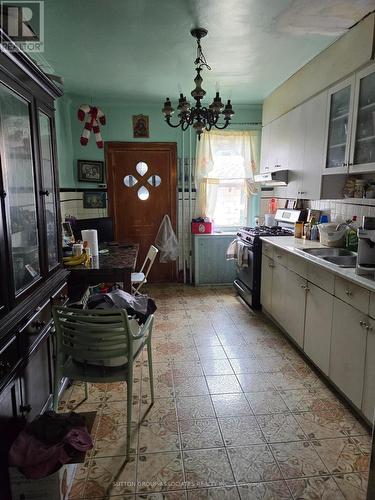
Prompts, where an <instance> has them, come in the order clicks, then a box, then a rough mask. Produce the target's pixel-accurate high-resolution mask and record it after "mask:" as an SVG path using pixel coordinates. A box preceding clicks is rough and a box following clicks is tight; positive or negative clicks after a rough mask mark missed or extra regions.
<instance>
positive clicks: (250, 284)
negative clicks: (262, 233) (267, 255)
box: [233, 240, 261, 309]
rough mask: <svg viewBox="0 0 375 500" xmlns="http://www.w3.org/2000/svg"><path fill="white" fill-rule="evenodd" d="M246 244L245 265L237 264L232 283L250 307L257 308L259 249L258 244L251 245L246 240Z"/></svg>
mask: <svg viewBox="0 0 375 500" xmlns="http://www.w3.org/2000/svg"><path fill="white" fill-rule="evenodd" d="M241 241H242V242H243V240H241ZM246 245H247V247H248V258H247V267H240V266H239V265H237V277H236V279H235V280H234V283H233V284H234V287H235V289H236V290H237V292H238V294H239V295H240V296H241V297H242V298H243V299H244V301H245V302H246V303H247V304H248V305H249V306H250V307H252V308H253V309H259V308H260V267H261V262H260V256H261V249H260V247H259V246H258V245H251V244H250V243H247V242H246Z"/></svg>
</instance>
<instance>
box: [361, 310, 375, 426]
mask: <svg viewBox="0 0 375 500" xmlns="http://www.w3.org/2000/svg"><path fill="white" fill-rule="evenodd" d="M366 323H367V325H366V326H368V329H367V331H368V334H367V348H366V365H365V382H364V388H363V400H362V411H363V413H364V414H365V416H366V417H367V418H368V419H369V420H370V422H371V423H373V422H374V408H375V322H374V321H373V320H372V319H368V320H367V321H366Z"/></svg>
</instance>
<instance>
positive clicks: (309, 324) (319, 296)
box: [304, 283, 333, 375]
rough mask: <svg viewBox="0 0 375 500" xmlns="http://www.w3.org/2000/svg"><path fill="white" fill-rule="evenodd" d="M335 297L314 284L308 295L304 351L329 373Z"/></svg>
mask: <svg viewBox="0 0 375 500" xmlns="http://www.w3.org/2000/svg"><path fill="white" fill-rule="evenodd" d="M332 312H333V296H332V295H331V294H329V293H328V292H326V291H325V290H322V289H321V288H319V287H318V286H315V285H313V284H312V283H309V284H308V289H307V295H306V318H305V343H304V351H305V353H306V354H307V355H308V356H309V358H310V359H311V360H312V361H313V362H314V363H315V364H316V365H317V366H318V367H319V368H320V369H321V370H322V372H323V373H325V374H326V375H328V373H329V356H330V344H331V330H332Z"/></svg>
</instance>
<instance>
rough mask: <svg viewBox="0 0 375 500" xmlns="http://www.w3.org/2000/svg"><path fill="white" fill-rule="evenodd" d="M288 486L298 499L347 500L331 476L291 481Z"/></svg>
mask: <svg viewBox="0 0 375 500" xmlns="http://www.w3.org/2000/svg"><path fill="white" fill-rule="evenodd" d="M287 484H288V486H289V488H290V491H291V492H292V495H293V497H294V498H296V499H304V500H318V499H319V500H345V497H344V495H343V494H342V493H341V491H340V489H339V487H338V486H337V484H336V483H335V481H334V479H333V478H332V477H329V476H322V477H309V478H306V479H289V480H287Z"/></svg>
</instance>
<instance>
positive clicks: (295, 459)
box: [61, 286, 370, 500]
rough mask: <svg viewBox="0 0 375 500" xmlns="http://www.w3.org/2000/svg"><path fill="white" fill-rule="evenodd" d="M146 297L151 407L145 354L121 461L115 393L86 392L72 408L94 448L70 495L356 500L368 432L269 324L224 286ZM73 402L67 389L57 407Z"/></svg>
mask: <svg viewBox="0 0 375 500" xmlns="http://www.w3.org/2000/svg"><path fill="white" fill-rule="evenodd" d="M149 291H150V293H151V295H152V296H153V297H154V298H155V300H156V302H157V305H158V311H157V313H156V321H155V329H154V333H153V336H154V337H153V356H154V374H155V392H156V397H157V400H156V402H155V405H154V406H153V407H152V408H151V409H150V408H149V402H150V390H149V380H148V367H147V361H146V359H147V358H146V356H144V357H143V359H142V358H140V359H139V361H138V362H137V366H136V369H135V372H136V373H135V380H134V398H133V415H134V417H133V420H134V429H133V438H132V458H131V461H130V462H129V463H127V464H125V463H124V453H125V435H126V409H125V403H124V400H125V387H124V386H123V384H121V383H120V384H109V385H102V386H101V385H98V384H97V385H92V386H91V387H90V393H89V400H88V402H86V403H84V404H82V405H81V406H80V407H79V408H78V411H84V410H89V409H90V410H91V409H96V410H97V411H98V413H97V419H96V425H95V428H94V437H95V447H94V449H93V450H92V451H91V452H90V453H89V456H88V458H87V461H86V463H85V464H83V466H81V467H80V469H79V471H78V473H77V476H76V479H75V482H74V486H73V489H72V493H71V496H70V498H71V499H77V498H100V499H102V498H112V497H114V498H115V497H117V498H121V499H128V498H129V499H130V498H134V496H135V495H136V494H137V495H138V496H137V497H136V498H137V499H150V500H151V499H152V500H158V499H162V498H166V499H169V500H175V499H176V500H177V499H187V500H193V499H194V500H198V499H219V500H220V499H228V500H232V499H239V498H241V499H251V500H256V499H262V500H287V499H311V500H318V499H324V500H363V499H364V498H365V491H366V485H367V473H366V471H367V468H368V457H369V447H370V436H369V433H368V431H367V429H366V428H365V427H364V426H363V425H362V424H361V422H360V421H359V420H358V419H356V418H355V417H354V416H353V414H352V413H351V411H350V410H349V409H347V408H346V407H345V406H344V405H343V404H342V402H340V401H339V400H338V399H337V397H336V396H335V395H334V394H333V393H332V392H331V391H330V389H329V388H328V387H327V386H326V385H325V384H324V382H323V381H322V380H321V379H320V378H319V377H318V376H317V375H316V373H315V372H314V371H313V370H311V369H310V367H309V366H308V365H307V364H306V363H305V362H304V360H303V359H302V358H301V356H300V355H299V354H298V352H297V351H296V350H295V349H294V348H293V346H292V345H291V344H290V343H289V342H288V341H287V340H286V339H285V337H284V336H283V335H282V334H281V333H280V332H278V330H277V329H276V328H275V327H273V326H272V324H270V323H269V322H268V321H267V320H266V319H265V318H264V317H263V316H262V315H260V314H257V315H255V314H254V313H252V312H251V311H250V310H249V309H248V308H247V307H245V306H244V305H243V304H242V303H241V302H240V301H239V299H237V298H236V297H235V295H234V293H233V291H232V289H231V288H229V287H228V288H223V287H222V288H219V287H217V288H192V287H188V286H186V287H184V286H173V287H171V286H169V287H168V286H164V287H158V288H156V287H155V288H152V289H150V290H149ZM82 397H83V388H82V386H81V385H80V384H79V383H75V384H74V385H73V386H72V387H71V388H70V389H68V391H67V392H66V394H65V395H64V398H63V400H62V401H61V410H63V411H66V410H68V409H69V408H71V407H74V406H75V405H76V404H77V403H78V402H79V401H80V400H81V399H82ZM141 419H142V422H141V423H140V425H139V427H137V422H139V421H140V420H141Z"/></svg>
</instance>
